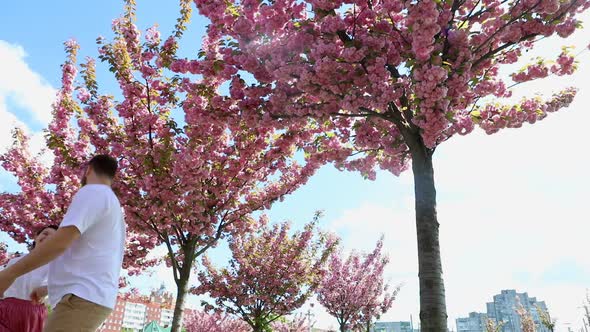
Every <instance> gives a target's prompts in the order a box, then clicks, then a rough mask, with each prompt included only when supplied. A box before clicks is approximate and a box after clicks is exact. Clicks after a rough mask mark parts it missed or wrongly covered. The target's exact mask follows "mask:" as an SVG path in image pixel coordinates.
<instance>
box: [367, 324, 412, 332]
mask: <svg viewBox="0 0 590 332" xmlns="http://www.w3.org/2000/svg"><path fill="white" fill-rule="evenodd" d="M373 332H413V329H412V323H411V322H376V323H375V325H374V326H373Z"/></svg>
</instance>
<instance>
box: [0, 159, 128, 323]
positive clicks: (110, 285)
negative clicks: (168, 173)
mask: <svg viewBox="0 0 590 332" xmlns="http://www.w3.org/2000/svg"><path fill="white" fill-rule="evenodd" d="M85 167H86V169H85V174H84V178H83V181H82V184H83V187H82V188H81V189H80V190H79V191H78V192H77V193H76V195H75V196H74V198H73V199H72V203H71V204H70V206H69V208H68V211H67V212H66V215H65V216H64V219H63V221H62V222H61V224H60V227H59V229H58V231H57V232H56V233H55V234H53V235H52V236H51V237H50V238H48V239H47V240H46V241H44V242H43V243H41V244H40V245H39V246H38V247H37V248H35V249H34V250H32V251H31V252H30V253H29V254H28V255H27V256H26V257H23V258H22V259H21V260H19V261H18V262H17V263H15V264H14V265H11V266H10V267H8V268H7V269H5V270H2V271H0V296H1V295H2V293H4V291H5V290H6V289H7V288H8V287H9V286H10V285H11V284H12V283H13V282H14V280H15V279H16V278H18V277H19V276H21V275H23V274H25V273H27V272H29V271H32V270H34V269H36V268H38V267H40V266H43V265H45V264H48V263H49V276H48V286H47V289H46V290H45V289H38V290H36V291H35V292H34V294H32V297H42V296H43V295H45V294H43V293H45V292H48V295H49V302H50V304H51V306H52V307H53V308H54V309H53V311H52V313H51V315H50V316H49V319H48V320H47V324H46V325H45V329H44V332H58V331H88V332H90V331H92V332H94V331H95V330H96V329H97V328H98V327H99V326H100V325H101V324H102V323H103V321H104V320H105V319H106V318H107V317H108V316H109V314H110V313H111V311H112V310H113V308H114V307H115V302H116V298H117V291H118V286H119V274H120V270H121V265H122V261H123V249H124V246H125V233H126V229H125V222H124V220H123V211H122V209H121V204H120V203H119V200H118V199H117V196H116V195H115V194H114V193H113V191H112V190H111V185H112V183H113V179H114V177H115V174H116V172H117V167H118V165H117V161H116V160H115V159H113V158H112V157H109V156H107V155H97V156H95V157H94V158H92V159H91V160H90V161H89V162H88V163H87V165H86V166H85Z"/></svg>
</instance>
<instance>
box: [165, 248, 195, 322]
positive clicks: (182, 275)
mask: <svg viewBox="0 0 590 332" xmlns="http://www.w3.org/2000/svg"><path fill="white" fill-rule="evenodd" d="M182 252H183V253H184V259H183V261H182V266H181V267H179V271H178V274H179V276H178V280H177V281H176V287H177V289H176V304H175V305H174V317H173V318H172V328H171V330H170V332H181V331H182V316H183V314H184V305H185V300H186V294H187V292H188V285H189V281H190V277H191V271H192V269H193V263H194V260H195V257H194V255H195V244H194V243H193V242H191V243H189V244H187V245H184V246H182Z"/></svg>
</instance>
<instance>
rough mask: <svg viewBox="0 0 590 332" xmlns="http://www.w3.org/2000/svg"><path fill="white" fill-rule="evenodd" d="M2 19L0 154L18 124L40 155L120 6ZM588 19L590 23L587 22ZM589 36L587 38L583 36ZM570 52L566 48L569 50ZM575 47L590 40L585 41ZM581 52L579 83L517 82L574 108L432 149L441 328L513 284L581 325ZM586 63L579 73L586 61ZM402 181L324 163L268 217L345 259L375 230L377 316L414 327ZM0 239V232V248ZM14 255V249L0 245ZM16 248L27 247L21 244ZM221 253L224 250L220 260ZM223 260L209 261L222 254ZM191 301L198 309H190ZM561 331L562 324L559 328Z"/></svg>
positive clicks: (414, 293) (197, 32) (584, 72)
mask: <svg viewBox="0 0 590 332" xmlns="http://www.w3.org/2000/svg"><path fill="white" fill-rule="evenodd" d="M138 2H139V5H138V8H139V13H138V19H139V20H138V21H139V22H138V23H139V26H140V27H141V28H142V29H144V28H148V27H150V26H151V25H153V24H154V23H157V24H159V26H160V28H161V30H162V31H163V34H164V35H165V34H166V32H168V31H170V30H171V28H172V26H173V24H174V19H175V18H176V13H177V8H176V4H175V2H173V3H172V4H170V5H166V6H162V5H161V3H162V2H160V1H158V2H156V1H155V0H149V1H142V0H140V1H138ZM2 9H3V10H2V12H1V13H0V31H2V33H0V72H1V73H2V74H1V75H0V151H3V149H5V148H6V146H8V145H9V144H10V141H11V139H10V134H9V133H8V131H9V130H10V128H12V127H14V126H15V125H19V126H21V127H24V128H26V129H27V130H28V132H29V133H30V134H31V135H33V145H34V147H35V148H36V149H40V148H41V147H42V146H43V140H42V137H41V134H40V130H42V128H43V127H44V126H45V125H46V123H47V121H48V120H49V115H50V107H49V104H50V102H51V98H52V96H53V95H54V93H55V89H57V88H58V87H59V83H60V67H59V66H60V64H61V63H62V62H63V60H64V53H63V47H62V43H63V41H65V40H67V39H69V38H75V39H76V40H78V41H79V43H80V44H81V48H82V49H81V57H84V56H86V55H92V56H95V55H96V46H95V43H94V40H95V39H96V37H97V36H99V35H104V36H109V35H110V24H111V20H112V19H114V18H116V17H118V16H119V15H120V13H121V9H122V4H121V2H120V1H112V0H108V1H102V2H86V3H84V5H83V6H82V5H81V4H80V2H79V1H72V0H66V1H58V2H39V3H35V5H34V6H30V4H28V3H23V2H18V1H13V2H8V3H5V4H3V8H2ZM585 17H586V19H587V20H588V18H589V17H588V15H585ZM205 24H206V21H205V20H203V19H202V18H199V17H196V18H195V19H194V20H193V23H192V24H191V25H190V27H189V32H188V33H187V35H186V38H185V39H184V41H183V44H181V50H182V53H184V54H187V55H188V54H191V53H193V52H195V53H196V52H197V51H198V48H199V45H200V36H201V35H202V32H203V29H204V25H205ZM587 35H588V33H587V31H586V36H587ZM570 43H572V42H571V41H568V44H570ZM573 43H574V44H578V45H580V46H581V47H583V46H584V45H587V44H588V40H587V37H586V38H585V37H584V32H580V33H578V34H577V35H576V36H575V37H574V39H573ZM563 44H564V43H563V41H562V40H559V39H557V40H555V39H554V40H547V41H544V42H543V44H542V45H541V47H539V48H538V50H537V51H536V52H533V53H534V54H533V55H546V56H555V55H557V53H558V52H559V49H560V46H562V45H563ZM588 60H590V59H589V56H588V52H586V53H584V54H582V55H581V57H580V61H581V64H582V66H581V67H582V68H581V70H580V71H579V72H578V73H577V74H576V75H575V76H573V77H568V78H565V79H552V80H550V81H545V82H536V83H531V84H528V85H523V86H522V87H521V88H520V89H519V90H516V91H515V95H516V96H521V95H523V94H532V93H535V92H541V93H543V94H545V95H548V94H550V93H551V92H552V91H555V90H557V89H558V88H559V87H563V86H567V85H571V84H573V85H576V86H578V87H580V88H581V91H580V94H579V96H578V97H577V99H576V101H575V102H574V104H572V106H571V107H570V108H569V109H568V110H564V111H561V112H559V113H557V114H552V115H550V116H549V118H548V119H546V120H544V121H543V122H541V123H539V124H536V125H534V126H526V127H525V128H522V129H519V130H509V131H506V132H503V133H500V134H497V135H495V136H486V135H485V134H483V133H481V132H477V133H474V134H472V135H470V136H468V137H459V138H454V139H452V140H450V141H449V142H447V143H445V144H444V145H443V146H441V147H440V148H439V149H438V150H437V154H436V178H437V184H438V196H439V205H438V207H439V217H440V223H441V241H442V243H441V245H442V255H443V269H444V272H445V275H444V278H445V282H446V288H447V304H448V310H449V316H450V317H449V326H452V327H454V325H455V324H454V319H455V318H457V317H462V316H466V315H467V314H468V313H469V312H470V311H477V310H479V311H482V310H485V302H486V301H490V300H491V298H492V296H493V295H494V294H497V293H499V292H500V290H501V289H512V288H515V289H517V290H518V291H519V292H525V291H526V292H529V294H531V295H532V296H536V297H537V298H539V299H542V300H545V301H546V302H547V305H548V307H549V309H550V310H551V311H552V314H553V316H555V317H557V318H558V323H559V324H564V323H572V325H571V326H572V327H577V326H579V325H580V322H581V321H580V318H581V312H580V310H579V309H578V308H577V307H579V305H580V303H581V301H582V299H583V297H584V291H585V288H586V287H588V286H590V261H589V260H588V256H587V253H588V245H587V234H589V231H590V226H589V225H588V214H587V212H586V209H585V207H586V205H587V199H588V197H590V189H589V188H590V177H589V176H588V174H587V168H588V166H587V165H588V162H589V161H590V157H589V156H588V154H587V152H586V151H587V142H588V137H587V126H586V124H587V123H589V120H590V114H589V113H588V105H589V104H590V96H589V92H588V89H587V86H588V83H590V82H589V81H588V77H590V66H585V64H587V63H589V61H588ZM584 62H585V63H584ZM99 84H101V89H102V90H103V91H108V92H110V93H115V94H116V87H115V86H114V85H113V80H112V77H111V75H110V73H108V72H105V71H100V72H99ZM412 189H413V185H412V180H411V177H410V174H404V175H402V176H401V177H400V178H396V177H394V176H392V175H390V174H387V173H380V174H379V176H378V178H377V180H376V181H373V182H371V181H367V180H363V179H362V177H361V176H360V175H358V174H355V173H342V172H338V171H337V170H335V169H334V168H333V167H331V166H327V167H324V168H323V169H321V170H320V172H318V174H317V175H316V176H314V177H313V178H312V179H311V180H310V181H309V183H308V184H307V185H306V186H305V187H303V188H301V189H300V190H298V191H297V192H296V193H294V194H293V195H291V196H289V197H287V198H286V200H285V201H284V202H281V203H278V204H275V205H274V206H273V208H272V210H271V211H269V215H270V216H271V219H272V220H274V221H282V220H285V219H288V220H291V221H293V223H294V224H295V225H299V226H300V225H302V224H303V223H305V222H307V221H309V220H310V218H311V217H312V216H313V213H314V211H315V210H318V209H321V210H325V217H324V218H323V220H322V226H323V227H324V228H326V229H330V230H333V231H335V232H337V233H338V234H339V235H341V236H342V238H343V245H344V246H345V247H346V248H347V249H353V248H356V249H364V250H369V249H371V247H372V246H373V245H374V244H375V242H376V241H377V239H378V238H379V237H380V235H381V234H385V242H386V246H385V247H386V249H387V251H388V253H389V255H390V258H391V263H390V267H389V268H388V270H387V278H388V279H389V280H390V282H391V283H392V284H398V283H402V282H403V283H405V286H404V287H403V288H402V291H401V293H400V296H399V298H398V300H397V301H396V303H395V304H394V307H393V309H392V310H391V311H390V312H389V313H388V314H387V315H386V316H385V317H384V319H390V320H408V319H409V316H410V315H413V317H414V321H416V320H417V317H418V285H417V262H416V260H417V258H416V257H417V256H416V244H415V227H414V214H413V198H412V197H413V193H412ZM0 190H7V191H14V190H18V188H17V186H16V185H15V182H14V179H13V178H12V177H10V176H9V175H7V174H6V173H5V172H3V171H0ZM4 240H6V236H5V235H3V234H0V241H4ZM7 241H8V242H9V243H10V244H11V245H12V246H13V248H21V247H18V246H15V245H14V244H13V243H12V242H10V241H9V240H7ZM21 249H22V248H21ZM221 251H222V250H221ZM224 256H225V255H224V254H223V252H219V250H218V253H217V257H218V261H219V263H220V264H222V263H223V261H221V260H220V259H219V258H220V257H221V258H222V257H224ZM155 276H157V277H158V278H141V279H140V280H137V281H136V282H137V285H139V286H140V287H141V288H143V289H148V288H149V287H157V286H159V283H160V282H164V283H165V284H166V285H167V286H168V287H172V286H173V283H172V281H171V278H170V272H169V271H168V270H166V269H165V268H159V269H157V271H156V272H155ZM191 302H192V303H193V304H196V303H197V302H198V301H196V299H193V300H192V301H191ZM314 311H315V314H316V320H317V321H318V324H317V325H318V326H320V327H329V326H331V325H332V326H335V320H333V319H331V318H330V317H329V316H328V315H327V314H326V313H325V312H323V311H321V310H319V309H317V306H316V309H314ZM565 326H566V325H560V327H561V328H564V327H565Z"/></svg>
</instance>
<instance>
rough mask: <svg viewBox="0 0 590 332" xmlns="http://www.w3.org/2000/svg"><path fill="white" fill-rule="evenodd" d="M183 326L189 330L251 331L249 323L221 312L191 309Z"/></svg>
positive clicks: (205, 331)
mask: <svg viewBox="0 0 590 332" xmlns="http://www.w3.org/2000/svg"><path fill="white" fill-rule="evenodd" d="M183 326H184V328H185V329H186V331H187V332H228V331H232V332H250V331H252V329H251V328H250V327H249V326H248V324H246V323H244V322H243V321H241V320H238V319H235V318H233V317H230V316H227V315H222V314H219V313H213V314H209V313H206V312H202V311H197V310H191V311H190V312H189V313H188V314H187V315H185V317H184V320H183Z"/></svg>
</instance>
